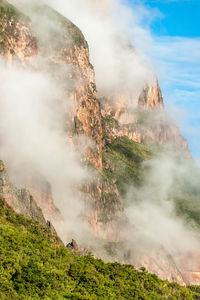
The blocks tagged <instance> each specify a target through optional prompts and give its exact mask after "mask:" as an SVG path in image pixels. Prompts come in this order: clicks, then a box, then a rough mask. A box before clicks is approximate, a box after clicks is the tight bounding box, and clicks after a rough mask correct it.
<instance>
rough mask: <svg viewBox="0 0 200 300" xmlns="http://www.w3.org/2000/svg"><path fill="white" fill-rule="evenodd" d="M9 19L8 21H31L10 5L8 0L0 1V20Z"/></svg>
mask: <svg viewBox="0 0 200 300" xmlns="http://www.w3.org/2000/svg"><path fill="white" fill-rule="evenodd" d="M5 17H6V18H7V19H8V20H10V19H13V20H22V21H27V20H29V19H28V17H26V16H25V15H24V14H23V13H21V12H20V11H19V10H17V9H16V8H15V7H14V6H13V5H11V4H10V3H8V2H7V1H6V0H0V20H1V19H2V18H5Z"/></svg>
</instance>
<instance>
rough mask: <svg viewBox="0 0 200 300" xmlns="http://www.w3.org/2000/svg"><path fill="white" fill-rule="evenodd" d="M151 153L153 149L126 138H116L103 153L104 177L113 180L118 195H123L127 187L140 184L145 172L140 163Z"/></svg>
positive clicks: (148, 157) (150, 155)
mask: <svg viewBox="0 0 200 300" xmlns="http://www.w3.org/2000/svg"><path fill="white" fill-rule="evenodd" d="M153 151H154V150H153V147H151V146H147V145H144V144H139V143H137V142H134V141H132V140H130V139H129V138H127V137H121V138H116V139H115V140H114V141H113V142H112V143H111V144H108V145H107V146H106V149H105V151H104V153H103V163H104V166H105V169H104V175H105V176H106V177H107V178H108V179H109V180H110V181H113V180H115V181H116V185H117V187H118V190H119V192H120V194H121V195H124V194H125V191H126V188H127V185H129V184H131V183H135V184H141V183H142V179H143V176H144V170H145V169H144V166H143V164H142V163H143V161H144V160H147V159H150V158H151V157H152V155H153Z"/></svg>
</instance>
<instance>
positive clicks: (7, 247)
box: [0, 199, 200, 300]
mask: <svg viewBox="0 0 200 300" xmlns="http://www.w3.org/2000/svg"><path fill="white" fill-rule="evenodd" d="M0 232H1V234H0V273H1V276H0V299H15V300H17V299H20V300H21V299H187V300H188V299H200V289H199V288H198V287H191V288H186V287H181V286H179V285H178V284H175V283H173V284H170V283H169V282H167V281H161V280H160V279H158V277H157V276H155V275H152V274H149V273H147V272H146V271H145V270H144V269H142V270H140V271H137V270H135V269H134V267H133V266H130V265H120V264H119V263H107V264H106V263H104V262H103V261H102V260H100V259H95V258H94V257H92V256H91V255H88V256H80V255H78V254H72V253H70V252H69V251H68V250H67V249H66V248H65V247H63V246H60V240H59V239H58V237H56V236H55V235H52V233H51V232H50V230H49V229H48V228H47V227H43V226H41V225H40V224H39V223H37V222H35V221H32V220H30V219H26V218H25V217H23V216H22V215H17V214H16V213H15V212H14V211H13V210H12V209H10V208H9V207H8V206H7V205H6V204H5V202H4V201H3V200H2V199H1V200H0Z"/></svg>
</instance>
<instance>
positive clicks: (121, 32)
mask: <svg viewBox="0 0 200 300" xmlns="http://www.w3.org/2000/svg"><path fill="white" fill-rule="evenodd" d="M45 2H46V3H47V4H48V5H51V6H52V7H53V8H54V9H56V10H58V11H59V12H60V13H61V14H62V15H64V16H66V17H67V18H69V19H70V20H71V21H72V22H74V24H76V25H77V26H78V27H79V28H80V29H81V30H82V32H83V34H84V36H85V38H86V40H87V42H88V44H89V49H90V57H91V63H92V64H93V65H94V68H95V74H96V83H97V87H98V91H99V95H100V96H112V95H115V94H116V93H120V92H121V93H122V92H125V91H127V90H128V91H129V92H130V93H131V95H132V98H133V99H134V98H137V97H138V95H139V93H140V92H141V91H142V89H143V87H144V86H146V85H147V84H150V83H152V82H154V80H155V74H154V72H153V70H152V68H151V64H150V61H148V59H147V57H145V56H144V55H143V54H141V53H138V51H137V50H136V49H135V48H134V47H133V45H132V44H131V42H130V39H129V37H130V28H134V32H133V31H132V32H131V34H132V35H133V37H132V38H133V39H134V37H135V39H136V36H137V37H138V36H139V35H142V36H143V38H145V37H147V36H148V33H147V32H146V31H144V30H142V27H140V26H139V23H140V20H139V19H138V15H136V14H134V13H133V11H132V10H131V9H129V8H128V7H127V6H126V5H125V4H122V3H121V1H112V0H111V1H109V0H104V1H90V0H84V1H82V0H75V1H70V0H66V1H63V0H58V1H56V2H55V1H52V0H45ZM149 39H150V36H148V40H149ZM137 40H138V38H137Z"/></svg>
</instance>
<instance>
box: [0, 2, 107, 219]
mask: <svg viewBox="0 0 200 300" xmlns="http://www.w3.org/2000/svg"><path fill="white" fill-rule="evenodd" d="M0 9H1V19H0V25H1V35H0V37H1V55H2V56H4V57H6V59H7V62H8V64H9V65H11V64H12V63H14V62H16V61H17V62H18V63H20V64H22V65H24V66H29V67H32V68H33V69H35V70H40V69H41V65H42V69H43V70H42V71H45V72H47V73H48V74H49V75H50V76H52V78H53V79H54V80H56V81H57V85H58V87H59V89H60V96H59V97H60V99H59V101H61V102H63V103H64V104H63V106H65V107H66V114H67V115H68V116H67V117H66V132H67V135H68V136H71V137H73V136H74V135H77V134H78V135H86V136H88V137H89V138H90V139H91V140H92V142H93V144H92V147H89V148H87V153H86V154H85V157H84V160H86V161H89V162H90V163H91V164H92V165H93V166H94V167H95V168H96V169H97V170H98V171H101V169H102V143H103V142H102V128H101V114H100V106H99V102H98V100H97V91H96V86H95V80H94V69H93V66H92V65H91V64H90V61H89V50H88V45H87V42H86V41H85V39H84V37H83V35H82V33H81V31H80V30H79V29H78V28H77V27H76V26H75V25H74V24H72V23H71V22H70V21H69V20H67V19H65V18H64V17H62V16H61V15H60V14H58V13H57V12H55V11H53V10H52V9H50V8H49V7H47V6H43V5H39V6H38V7H34V9H33V8H31V15H30V17H29V16H27V15H29V10H27V11H25V12H21V11H19V10H18V9H16V8H15V7H13V6H12V5H10V4H9V3H8V2H7V1H4V0H2V1H0ZM25 14H26V15H25ZM36 15H37V19H35V16H36ZM31 18H32V19H31ZM38 18H40V20H41V22H43V21H44V24H48V25H49V26H48V25H47V28H45V30H44V31H43V30H41V28H38ZM68 98H70V99H71V101H70V104H69V101H68ZM75 147H79V145H77V144H75ZM24 184H25V185H26V187H27V188H28V189H29V190H30V191H31V193H32V194H33V196H34V198H35V199H36V201H37V203H38V205H39V206H40V207H41V208H42V209H43V212H44V214H45V216H46V217H47V218H52V216H55V215H56V214H57V212H56V209H55V207H54V205H53V199H52V194H51V187H50V186H49V183H48V180H47V179H46V178H41V176H40V174H32V175H30V176H29V178H25V182H24ZM99 184H100V183H99ZM100 194H101V188H100V186H99V187H98V188H97V189H96V196H97V197H98V198H100Z"/></svg>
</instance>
